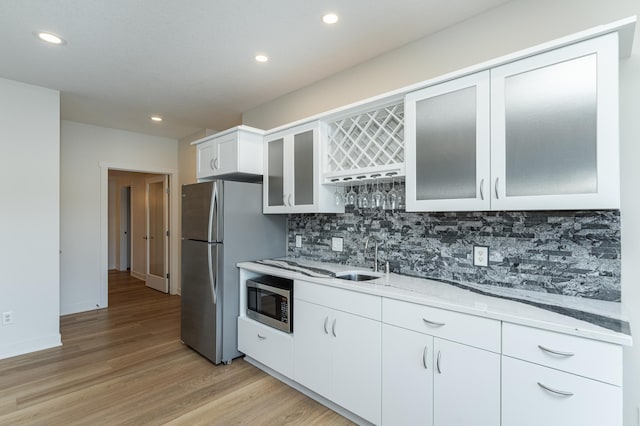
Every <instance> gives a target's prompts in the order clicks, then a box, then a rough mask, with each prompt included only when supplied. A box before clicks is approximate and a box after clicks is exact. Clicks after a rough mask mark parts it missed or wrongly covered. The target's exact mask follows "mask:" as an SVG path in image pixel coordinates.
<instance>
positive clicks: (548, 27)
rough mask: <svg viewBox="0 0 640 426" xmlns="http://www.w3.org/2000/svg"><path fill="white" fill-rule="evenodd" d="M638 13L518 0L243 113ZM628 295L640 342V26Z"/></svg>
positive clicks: (593, 3) (367, 87)
mask: <svg viewBox="0 0 640 426" xmlns="http://www.w3.org/2000/svg"><path fill="white" fill-rule="evenodd" d="M631 15H640V1H638V0H616V1H601V0H520V1H513V2H509V3H507V4H505V5H504V6H501V7H498V8H495V9H492V10H490V11H489V12H487V13H484V14H482V15H479V16H477V17H475V18H472V19H470V20H467V21H465V22H463V23H461V24H458V25H455V26H453V27H450V28H448V29H446V30H443V31H441V32H439V33H437V34H434V35H432V36H430V37H426V38H424V39H422V40H419V41H416V42H413V43H410V44H408V45H406V46H404V47H402V48H400V49H397V50H395V51H391V52H388V53H386V54H384V55H381V56H379V57H377V58H375V59H373V60H371V61H368V62H365V63H363V64H360V65H358V66H356V67H354V68H352V69H350V70H347V71H345V72H342V73H339V74H336V75H334V76H332V77H330V78H327V79H326V80H323V81H319V82H317V83H314V84H313V85H310V86H308V87H306V88H303V89H300V90H298V91H296V92H293V93H290V94H288V95H285V96H283V97H281V98H279V99H276V100H274V101H272V102H269V103H267V104H265V105H262V106H260V107H257V108H255V109H253V110H250V111H247V112H245V113H244V114H243V124H247V125H250V126H255V127H258V128H263V129H269V128H273V127H276V126H279V125H282V124H286V123H288V122H291V121H294V120H298V119H301V118H304V117H307V116H311V115H314V114H318V113H321V112H323V111H327V110H329V109H333V108H336V107H339V106H342V105H346V104H348V103H351V102H355V101H358V100H361V99H364V98H367V97H371V96H374V95H377V94H381V93H384V92H387V91H390V90H393V89H397V88H400V87H403V86H407V85H410V84H413V83H417V82H420V81H423V80H427V79H429V78H432V77H436V76H438V75H442V74H445V73H447V72H450V71H455V70H457V69H460V68H463V67H466V66H470V65H474V64H476V63H479V62H483V61H486V60H489V59H492V58H495V57H498V56H502V55H505V54H507V53H511V52H514V51H517V50H520V49H524V48H527V47H530V46H533V45H535V44H539V43H542V42H545V41H550V40H553V39H555V38H559V37H561V36H565V35H568V34H572V33H575V32H578V31H582V30H586V29H589V28H592V27H595V26H597V25H601V24H607V23H610V22H612V21H615V20H618V19H622V18H626V17H628V16H631ZM620 107H621V108H620V114H621V116H620V142H621V168H622V171H621V173H622V190H621V197H622V201H621V202H622V206H621V217H622V298H623V304H624V305H625V306H626V307H627V310H628V313H629V315H630V318H631V327H632V331H635V335H636V336H635V337H636V341H638V342H640V262H638V260H639V259H640V197H639V196H638V194H640V192H639V191H638V185H640V167H639V165H638V161H639V159H640V143H639V141H640V120H638V117H640V25H637V26H636V33H635V40H634V47H633V53H632V57H631V58H630V59H626V60H623V61H622V62H621V64H620ZM624 405H625V406H624V419H625V425H626V426H638V424H640V423H638V422H639V421H638V411H637V407H639V406H640V343H636V345H635V346H633V347H631V348H627V349H625V354H624Z"/></svg>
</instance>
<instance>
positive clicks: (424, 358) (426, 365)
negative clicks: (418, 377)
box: [422, 346, 429, 370]
mask: <svg viewBox="0 0 640 426" xmlns="http://www.w3.org/2000/svg"><path fill="white" fill-rule="evenodd" d="M428 352H429V349H428V348H427V347H426V346H425V347H424V351H422V365H424V368H425V370H428V369H429V367H428V364H427V353H428Z"/></svg>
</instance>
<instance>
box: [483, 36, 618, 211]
mask: <svg viewBox="0 0 640 426" xmlns="http://www.w3.org/2000/svg"><path fill="white" fill-rule="evenodd" d="M491 175H492V185H493V186H492V189H493V191H492V195H493V199H492V201H491V207H492V208H493V209H496V210H506V209H522V210H537V209H549V208H553V209H615V208H619V207H620V199H619V198H620V195H619V194H620V189H619V187H620V182H619V179H620V177H619V175H620V170H619V148H618V34H617V33H612V34H608V35H605V36H602V37H599V38H596V39H592V40H588V41H585V42H582V43H578V44H575V45H571V46H567V47H563V48H560V49H556V50H553V51H550V52H547V53H544V54H541V55H537V56H532V57H530V58H526V59H522V60H520V61H516V62H513V63H510V64H507V65H503V66H501V67H498V68H494V69H493V70H491Z"/></svg>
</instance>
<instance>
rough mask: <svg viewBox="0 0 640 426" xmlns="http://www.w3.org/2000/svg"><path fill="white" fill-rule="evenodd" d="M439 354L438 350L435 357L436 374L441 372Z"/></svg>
mask: <svg viewBox="0 0 640 426" xmlns="http://www.w3.org/2000/svg"><path fill="white" fill-rule="evenodd" d="M440 355H441V352H440V351H438V358H437V359H436V370H438V374H442V370H441V369H440Z"/></svg>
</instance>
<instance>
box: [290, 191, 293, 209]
mask: <svg viewBox="0 0 640 426" xmlns="http://www.w3.org/2000/svg"><path fill="white" fill-rule="evenodd" d="M292 196H293V194H289V207H291V206H293V204H292V203H291V197H292Z"/></svg>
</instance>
